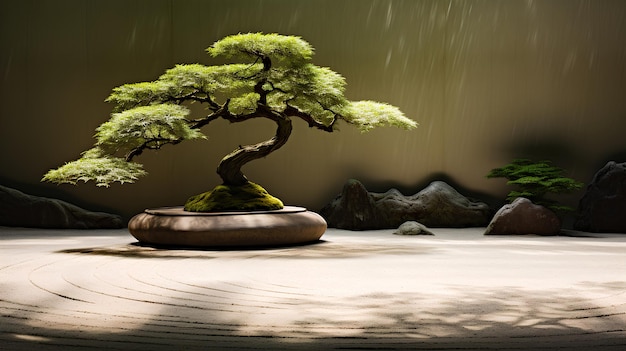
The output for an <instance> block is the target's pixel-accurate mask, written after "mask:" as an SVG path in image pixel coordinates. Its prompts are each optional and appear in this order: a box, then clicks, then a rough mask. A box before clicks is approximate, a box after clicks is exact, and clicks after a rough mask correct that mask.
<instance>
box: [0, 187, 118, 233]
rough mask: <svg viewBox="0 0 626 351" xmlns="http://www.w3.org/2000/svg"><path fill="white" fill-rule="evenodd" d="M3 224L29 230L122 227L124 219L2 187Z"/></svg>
mask: <svg viewBox="0 0 626 351" xmlns="http://www.w3.org/2000/svg"><path fill="white" fill-rule="evenodd" d="M0 225H2V226H10V227H29V228H59V229H97V228H102V229H112V228H122V227H123V226H124V223H123V222H122V219H121V217H119V216H116V215H112V214H108V213H102V212H91V211H87V210H84V209H82V208H80V207H78V206H75V205H72V204H70V203H67V202H64V201H61V200H56V199H50V198H45V197H38V196H32V195H27V194H24V193H22V192H21V191H18V190H15V189H11V188H7V187H4V186H1V185H0Z"/></svg>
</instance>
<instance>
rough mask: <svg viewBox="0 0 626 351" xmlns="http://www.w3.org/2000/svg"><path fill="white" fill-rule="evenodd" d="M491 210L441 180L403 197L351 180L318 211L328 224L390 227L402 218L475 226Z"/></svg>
mask: <svg viewBox="0 0 626 351" xmlns="http://www.w3.org/2000/svg"><path fill="white" fill-rule="evenodd" d="M491 213H492V212H491V210H490V208H489V206H488V205H487V204H485V203H482V202H474V201H471V200H470V199H468V198H466V197H464V196H463V195H461V194H459V193H458V192H457V191H456V190H455V189H454V188H452V187H451V186H450V185H448V184H447V183H445V182H441V181H435V182H432V183H431V184H430V185H429V186H428V187H426V188H425V189H424V190H422V191H420V192H419V193H417V194H415V195H411V196H404V195H402V194H401V193H400V192H399V191H398V190H396V189H391V190H389V191H387V192H385V193H371V192H368V191H367V189H365V187H364V186H363V184H361V182H359V181H358V180H355V179H351V180H349V181H348V182H347V183H346V184H345V185H344V187H343V191H342V193H341V194H340V195H339V196H337V197H336V198H335V199H334V200H332V201H331V202H330V203H329V204H328V205H326V206H324V208H322V210H321V211H320V214H321V215H322V216H323V217H324V218H326V221H327V222H328V226H329V227H333V228H341V229H349V230H369V229H392V228H397V227H398V226H399V225H400V224H402V223H404V222H406V221H417V222H420V223H422V224H424V225H425V226H428V227H455V228H460V227H478V226H485V225H487V223H489V219H490V218H491Z"/></svg>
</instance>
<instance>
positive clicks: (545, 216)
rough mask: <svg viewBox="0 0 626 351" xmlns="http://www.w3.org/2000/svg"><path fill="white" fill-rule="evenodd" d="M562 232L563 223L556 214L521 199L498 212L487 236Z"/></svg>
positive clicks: (488, 228) (486, 233) (488, 227)
mask: <svg viewBox="0 0 626 351" xmlns="http://www.w3.org/2000/svg"><path fill="white" fill-rule="evenodd" d="M560 231H561V221H560V220H559V217H558V216H557V215H556V214H555V213H554V212H552V211H551V210H549V209H547V208H545V207H543V206H540V205H535V204H533V203H532V202H531V201H530V200H528V199H526V198H523V197H519V198H517V199H515V201H513V202H512V203H510V204H508V205H504V206H502V208H500V210H498V212H496V214H495V216H494V217H493V219H492V220H491V223H489V225H488V226H487V230H486V231H485V235H490V234H491V235H506V234H512V235H522V234H536V235H558V234H559V232H560Z"/></svg>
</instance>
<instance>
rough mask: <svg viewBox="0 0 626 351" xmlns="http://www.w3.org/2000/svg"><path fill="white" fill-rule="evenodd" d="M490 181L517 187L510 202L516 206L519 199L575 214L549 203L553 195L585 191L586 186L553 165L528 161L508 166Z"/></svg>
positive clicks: (568, 209)
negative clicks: (499, 180) (547, 196)
mask: <svg viewBox="0 0 626 351" xmlns="http://www.w3.org/2000/svg"><path fill="white" fill-rule="evenodd" d="M487 178H506V179H508V180H509V181H508V182H507V184H508V185H514V186H517V188H518V190H513V191H511V192H510V193H509V194H508V196H507V200H508V201H509V202H512V201H513V200H515V199H516V198H518V197H525V198H527V199H529V200H530V201H532V202H533V203H534V204H537V205H541V206H545V207H547V208H549V209H551V210H552V211H554V212H563V211H573V210H574V209H573V208H571V207H569V206H565V205H561V204H559V202H558V201H555V200H551V199H547V198H546V197H545V196H546V195H547V194H549V193H553V194H563V193H569V192H572V191H574V190H578V189H580V188H582V186H583V185H584V184H583V183H580V182H577V181H576V180H574V179H572V178H568V177H564V176H563V169H561V168H558V167H555V166H552V165H551V164H550V161H539V162H533V161H531V160H528V159H515V160H513V162H511V163H509V164H508V165H506V166H504V167H500V168H494V169H492V170H491V171H490V172H489V173H488V174H487Z"/></svg>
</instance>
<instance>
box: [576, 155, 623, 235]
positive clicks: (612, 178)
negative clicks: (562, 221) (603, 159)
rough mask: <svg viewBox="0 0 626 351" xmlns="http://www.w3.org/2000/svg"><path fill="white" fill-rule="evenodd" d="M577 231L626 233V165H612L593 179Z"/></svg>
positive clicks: (587, 192)
mask: <svg viewBox="0 0 626 351" xmlns="http://www.w3.org/2000/svg"><path fill="white" fill-rule="evenodd" d="M574 229H577V230H583V231H588V232H614V233H626V162H624V163H615V162H614V161H610V162H608V163H607V164H606V165H605V166H604V167H602V168H601V169H600V170H599V171H598V172H597V173H596V174H595V175H594V177H593V179H592V181H591V183H590V184H589V185H588V186H587V190H586V192H585V194H584V195H583V197H582V198H581V200H580V202H579V204H578V216H577V220H576V222H575V223H574Z"/></svg>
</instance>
